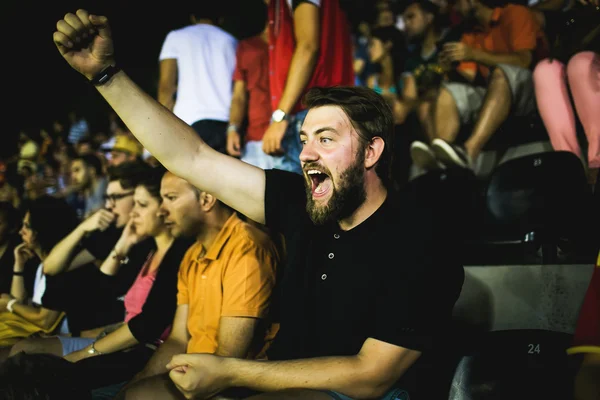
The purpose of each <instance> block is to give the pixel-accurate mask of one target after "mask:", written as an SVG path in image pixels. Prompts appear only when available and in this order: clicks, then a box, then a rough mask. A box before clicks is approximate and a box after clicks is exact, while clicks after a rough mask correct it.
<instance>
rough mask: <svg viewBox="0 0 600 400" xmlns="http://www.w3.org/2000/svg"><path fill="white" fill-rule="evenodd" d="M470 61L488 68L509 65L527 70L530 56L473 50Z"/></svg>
mask: <svg viewBox="0 0 600 400" xmlns="http://www.w3.org/2000/svg"><path fill="white" fill-rule="evenodd" d="M471 61H475V62H477V63H479V64H483V65H486V66H488V67H495V66H496V65H498V64H509V65H515V66H517V67H521V68H529V65H530V64H531V56H530V55H525V54H519V53H490V52H487V51H484V50H480V49H473V56H472V60H471Z"/></svg>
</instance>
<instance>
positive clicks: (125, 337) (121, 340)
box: [65, 324, 139, 362]
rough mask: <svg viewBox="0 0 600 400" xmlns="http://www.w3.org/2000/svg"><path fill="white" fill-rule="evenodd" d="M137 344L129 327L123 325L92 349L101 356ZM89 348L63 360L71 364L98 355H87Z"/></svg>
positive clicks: (98, 341) (71, 354) (69, 355)
mask: <svg viewBox="0 0 600 400" xmlns="http://www.w3.org/2000/svg"><path fill="white" fill-rule="evenodd" d="M138 343H139V342H138V341H137V339H136V338H135V336H133V334H132V333H131V331H130V330H129V325H127V324H123V325H121V326H120V327H119V328H118V329H117V330H115V331H113V332H111V333H109V334H108V335H106V336H104V337H103V338H102V339H100V340H97V341H96V342H95V343H94V348H95V349H96V350H97V351H99V352H100V353H102V354H108V353H114V352H116V351H119V350H124V349H128V348H130V347H132V346H135V345H136V344H138ZM90 348H91V346H88V347H87V348H85V349H82V350H79V351H74V352H72V353H70V354H67V355H66V356H65V359H66V360H68V361H71V362H77V361H79V360H83V359H84V358H88V357H94V356H95V355H100V354H95V355H93V354H89V353H88V352H87V351H88V350H89V349H90Z"/></svg>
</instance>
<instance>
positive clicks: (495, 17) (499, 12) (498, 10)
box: [491, 7, 503, 25]
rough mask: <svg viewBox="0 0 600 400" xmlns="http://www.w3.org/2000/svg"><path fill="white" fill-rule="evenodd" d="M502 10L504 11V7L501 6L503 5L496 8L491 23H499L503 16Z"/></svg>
mask: <svg viewBox="0 0 600 400" xmlns="http://www.w3.org/2000/svg"><path fill="white" fill-rule="evenodd" d="M502 11H503V8H501V7H498V8H494V11H493V12H492V20H491V25H496V24H497V23H498V21H499V20H500V17H501V16H502Z"/></svg>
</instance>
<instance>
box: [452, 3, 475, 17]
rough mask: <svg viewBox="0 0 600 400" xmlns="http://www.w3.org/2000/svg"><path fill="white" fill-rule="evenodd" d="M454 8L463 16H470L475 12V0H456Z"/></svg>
mask: <svg viewBox="0 0 600 400" xmlns="http://www.w3.org/2000/svg"><path fill="white" fill-rule="evenodd" d="M454 10H456V12H458V13H459V14H460V15H461V16H462V17H463V18H469V17H470V16H471V15H472V13H473V2H472V1H471V0H456V3H455V4H454Z"/></svg>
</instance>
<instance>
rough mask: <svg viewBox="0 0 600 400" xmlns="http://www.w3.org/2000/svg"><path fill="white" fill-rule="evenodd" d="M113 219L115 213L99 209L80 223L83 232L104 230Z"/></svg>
mask: <svg viewBox="0 0 600 400" xmlns="http://www.w3.org/2000/svg"><path fill="white" fill-rule="evenodd" d="M114 220H115V214H113V213H112V212H110V211H108V210H105V209H101V210H98V211H96V212H95V213H94V214H92V215H90V216H89V217H88V218H87V219H86V220H85V221H83V222H82V223H81V228H82V229H83V230H84V232H86V233H87V232H93V231H96V230H98V231H105V230H106V229H107V228H108V227H109V226H110V224H112V223H113V221H114Z"/></svg>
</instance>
